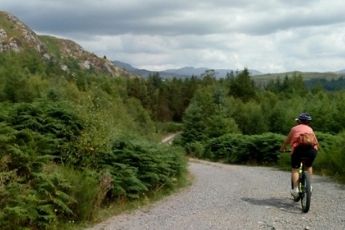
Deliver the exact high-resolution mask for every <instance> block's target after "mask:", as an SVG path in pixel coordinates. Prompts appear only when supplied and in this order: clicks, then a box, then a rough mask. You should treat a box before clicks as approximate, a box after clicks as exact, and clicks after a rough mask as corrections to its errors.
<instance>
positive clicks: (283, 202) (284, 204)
mask: <svg viewBox="0 0 345 230" xmlns="http://www.w3.org/2000/svg"><path fill="white" fill-rule="evenodd" d="M241 200H243V201H245V202H247V203H250V204H253V205H259V206H266V207H267V206H269V207H274V208H277V209H279V210H281V211H284V212H289V213H301V208H300V203H299V202H294V201H293V200H292V199H288V198H286V197H284V198H277V197H271V198H263V199H258V198H250V197H242V198H241Z"/></svg>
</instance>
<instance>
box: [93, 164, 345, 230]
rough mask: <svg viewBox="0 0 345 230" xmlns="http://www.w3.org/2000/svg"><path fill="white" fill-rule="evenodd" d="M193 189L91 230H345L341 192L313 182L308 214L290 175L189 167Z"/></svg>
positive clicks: (322, 182) (211, 166)
mask: <svg viewBox="0 0 345 230" xmlns="http://www.w3.org/2000/svg"><path fill="white" fill-rule="evenodd" d="M189 170H190V171H191V173H192V174H193V175H194V177H195V179H194V182H193V185H191V186H190V187H188V188H186V189H184V190H183V191H181V192H179V193H177V194H174V195H171V196H169V197H167V198H165V199H163V200H161V201H159V202H157V203H154V204H152V205H149V206H147V207H144V208H142V209H139V210H136V211H133V212H131V213H124V214H121V215H118V216H115V217H112V218H110V219H109V220H107V221H105V222H103V223H100V224H98V225H96V226H94V227H93V228H91V229H90V230H120V229H121V230H127V229H128V230H129V229H130V230H139V229H140V230H142V229H150V230H152V229H163V230H165V229H166V230H170V229H178V230H179V229H181V230H184V229H188V230H190V229H195V230H203V229H212V230H213V229H216V230H217V229H241V230H243V229H255V230H256V229H320V230H324V229H332V230H333V229H339V230H340V229H341V230H343V229H345V189H344V186H342V185H338V184H336V183H333V182H332V181H330V180H329V179H327V178H324V177H318V176H315V177H313V196H312V203H311V210H310V211H309V212H308V213H307V214H304V213H302V212H301V209H300V203H295V202H293V201H292V199H291V198H290V196H289V186H290V183H289V178H290V175H289V173H288V172H282V171H279V170H276V169H272V168H267V167H249V166H234V165H223V164H218V163H210V162H205V161H199V160H192V161H190V162H189Z"/></svg>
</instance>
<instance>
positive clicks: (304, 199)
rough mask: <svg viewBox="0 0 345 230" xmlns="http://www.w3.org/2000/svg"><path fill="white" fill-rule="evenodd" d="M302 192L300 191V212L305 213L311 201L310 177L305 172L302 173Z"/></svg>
mask: <svg viewBox="0 0 345 230" xmlns="http://www.w3.org/2000/svg"><path fill="white" fill-rule="evenodd" d="M301 183H302V186H301V188H302V191H301V196H300V197H301V205H302V211H303V212H304V213H307V212H308V211H309V209H310V201H311V188H310V176H309V174H308V173H307V172H302V180H301Z"/></svg>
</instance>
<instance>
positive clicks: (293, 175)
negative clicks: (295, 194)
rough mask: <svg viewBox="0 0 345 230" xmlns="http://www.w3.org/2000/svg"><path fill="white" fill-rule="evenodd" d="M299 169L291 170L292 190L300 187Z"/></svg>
mask: <svg viewBox="0 0 345 230" xmlns="http://www.w3.org/2000/svg"><path fill="white" fill-rule="evenodd" d="M298 177H299V175H298V169H295V168H292V169H291V181H292V187H293V188H292V189H294V188H297V186H298Z"/></svg>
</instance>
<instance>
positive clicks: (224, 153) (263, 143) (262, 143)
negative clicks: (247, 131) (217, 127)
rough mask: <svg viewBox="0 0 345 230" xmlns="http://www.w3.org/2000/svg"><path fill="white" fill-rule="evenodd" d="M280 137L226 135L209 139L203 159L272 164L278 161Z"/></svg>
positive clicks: (267, 134)
mask: <svg viewBox="0 0 345 230" xmlns="http://www.w3.org/2000/svg"><path fill="white" fill-rule="evenodd" d="M282 140H283V138H282V136H281V135H277V134H272V133H265V134H261V135H252V136H248V135H242V134H228V135H224V136H221V137H219V138H214V139H211V140H210V141H209V142H208V143H206V145H205V152H204V154H203V157H205V158H207V159H211V160H214V161H223V162H226V163H235V164H274V163H276V162H277V161H278V159H279V148H280V145H281V143H282Z"/></svg>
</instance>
